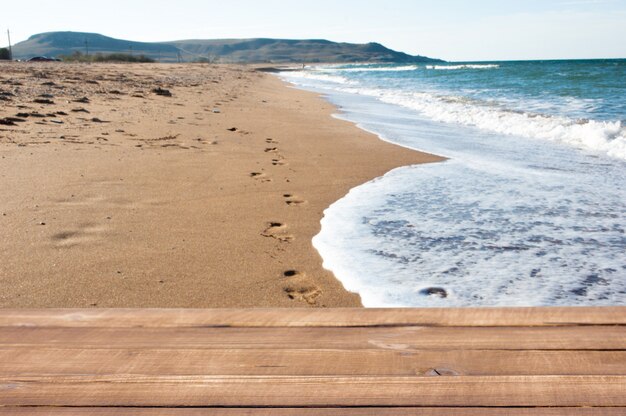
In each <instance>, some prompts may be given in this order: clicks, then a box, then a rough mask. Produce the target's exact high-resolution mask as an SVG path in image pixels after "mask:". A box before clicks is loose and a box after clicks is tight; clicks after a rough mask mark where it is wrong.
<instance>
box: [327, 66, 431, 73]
mask: <svg viewBox="0 0 626 416" xmlns="http://www.w3.org/2000/svg"><path fill="white" fill-rule="evenodd" d="M417 69H419V66H417V65H405V66H389V67H355V68H335V69H328V71H332V72H406V71H415V70H417Z"/></svg>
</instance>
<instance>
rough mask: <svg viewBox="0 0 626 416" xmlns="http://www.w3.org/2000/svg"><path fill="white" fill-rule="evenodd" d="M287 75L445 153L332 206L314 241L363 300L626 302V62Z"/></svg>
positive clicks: (323, 68)
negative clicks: (435, 161) (437, 158)
mask: <svg viewBox="0 0 626 416" xmlns="http://www.w3.org/2000/svg"><path fill="white" fill-rule="evenodd" d="M280 76H281V77H282V78H283V79H285V80H287V81H288V82H290V83H292V84H293V85H294V86H295V87H297V88H302V89H306V90H309V91H314V92H317V93H320V94H323V96H325V97H326V98H327V99H328V100H329V101H330V102H332V103H333V104H335V105H336V106H337V108H338V110H337V114H336V117H338V118H341V119H345V120H349V121H352V122H354V123H356V124H357V125H358V126H359V127H360V128H362V129H364V130H367V131H369V132H372V133H375V134H377V135H378V136H379V137H380V138H381V139H382V140H385V141H388V142H391V143H395V144H398V145H401V146H404V147H407V148H410V149H415V150H419V151H424V152H429V153H433V154H437V155H440V156H444V157H446V158H447V160H446V161H444V162H441V163H433V164H423V165H415V166H406V167H401V168H398V169H395V170H393V171H391V172H389V173H387V174H386V175H384V176H382V177H379V178H376V179H374V180H372V181H370V182H368V183H365V184H363V185H360V186H358V187H356V188H354V189H352V190H351V191H350V192H349V193H348V194H347V195H346V196H345V197H344V198H342V199H341V200H339V201H337V202H335V203H334V204H333V205H332V206H330V207H329V208H328V209H327V210H326V211H325V213H324V218H323V220H322V228H321V232H320V233H319V235H317V236H316V237H315V238H314V240H313V244H314V246H315V247H316V248H317V250H318V251H319V252H320V254H321V256H322V258H323V261H324V267H325V268H327V269H329V270H331V271H332V272H333V273H334V274H335V276H336V277H337V278H338V279H339V280H340V281H341V282H342V283H343V285H344V286H345V288H346V289H347V290H349V291H352V292H356V293H358V294H360V296H361V299H362V302H363V304H364V306H366V307H470V306H471V307H492V306H493V307H495V306H592V305H626V233H625V230H626V60H569V61H568V60H563V61H524V62H522V61H520V62H510V61H506V62H463V63H433V64H427V63H425V64H416V65H406V64H402V65H400V64H398V65H394V64H384V65H371V64H367V65H320V66H308V67H306V68H304V69H303V70H302V71H290V72H282V73H281V74H280Z"/></svg>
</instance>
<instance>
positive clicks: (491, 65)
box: [426, 64, 500, 70]
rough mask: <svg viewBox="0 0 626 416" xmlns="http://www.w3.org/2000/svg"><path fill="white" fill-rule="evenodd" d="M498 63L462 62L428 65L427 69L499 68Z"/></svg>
mask: <svg viewBox="0 0 626 416" xmlns="http://www.w3.org/2000/svg"><path fill="white" fill-rule="evenodd" d="M498 68H500V65H498V64H462V65H426V69H437V70H453V69H498Z"/></svg>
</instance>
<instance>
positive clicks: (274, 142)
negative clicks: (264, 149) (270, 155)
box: [265, 138, 278, 144]
mask: <svg viewBox="0 0 626 416" xmlns="http://www.w3.org/2000/svg"><path fill="white" fill-rule="evenodd" d="M265 143H267V144H278V142H277V141H276V140H274V139H271V138H268V139H265Z"/></svg>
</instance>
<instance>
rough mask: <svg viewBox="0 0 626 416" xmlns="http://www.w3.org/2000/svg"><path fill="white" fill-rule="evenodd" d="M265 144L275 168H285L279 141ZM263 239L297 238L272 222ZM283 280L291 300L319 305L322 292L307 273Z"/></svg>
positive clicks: (293, 200)
mask: <svg viewBox="0 0 626 416" xmlns="http://www.w3.org/2000/svg"><path fill="white" fill-rule="evenodd" d="M265 143H266V144H267V145H268V147H266V148H265V150H264V152H265V153H268V154H271V155H272V165H273V166H285V165H287V162H286V161H285V157H284V156H283V155H281V154H280V149H279V148H278V147H277V146H276V145H277V144H279V143H278V141H276V140H274V139H272V138H267V139H265ZM250 177H252V178H254V179H256V180H260V181H262V182H270V181H271V179H270V178H268V175H267V174H265V173H263V172H252V173H250ZM282 198H283V200H284V202H285V204H286V205H287V206H290V207H296V206H299V205H302V204H305V203H306V201H305V200H303V199H301V198H299V197H297V196H296V195H293V194H289V193H286V194H283V195H282ZM261 235H262V236H263V237H267V238H273V239H275V240H277V241H279V242H280V243H291V242H292V241H293V240H294V239H295V237H294V236H293V235H292V234H291V233H289V230H288V227H287V225H286V224H284V223H282V222H277V221H272V222H268V223H267V224H266V227H265V229H264V230H263V231H262V232H261ZM282 278H283V279H284V280H285V284H284V286H283V292H284V293H285V294H286V295H287V297H288V298H289V299H291V300H294V301H298V302H304V303H307V304H309V305H312V306H314V305H317V300H318V298H319V296H320V295H321V294H322V290H321V289H320V288H319V286H317V285H316V284H315V283H313V282H312V281H311V279H310V278H308V277H307V276H306V274H305V273H302V272H299V271H297V270H286V271H284V272H283V275H282Z"/></svg>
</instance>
